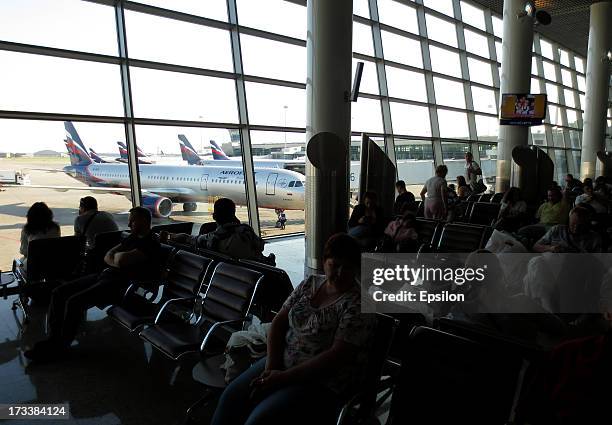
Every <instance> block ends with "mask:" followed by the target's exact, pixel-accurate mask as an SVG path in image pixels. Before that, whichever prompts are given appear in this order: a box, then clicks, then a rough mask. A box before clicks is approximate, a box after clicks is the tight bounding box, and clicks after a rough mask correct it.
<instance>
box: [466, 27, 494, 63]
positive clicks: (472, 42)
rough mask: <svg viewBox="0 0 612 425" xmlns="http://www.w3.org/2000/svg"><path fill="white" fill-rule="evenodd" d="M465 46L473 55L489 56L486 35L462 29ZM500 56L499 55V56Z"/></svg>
mask: <svg viewBox="0 0 612 425" xmlns="http://www.w3.org/2000/svg"><path fill="white" fill-rule="evenodd" d="M464 34H465V48H466V50H467V51H468V52H471V53H474V54H475V55H479V56H483V57H485V58H487V59H488V58H489V42H488V41H487V37H485V36H484V35H481V34H479V33H477V32H474V31H471V30H468V29H466V30H464ZM500 57H501V56H500Z"/></svg>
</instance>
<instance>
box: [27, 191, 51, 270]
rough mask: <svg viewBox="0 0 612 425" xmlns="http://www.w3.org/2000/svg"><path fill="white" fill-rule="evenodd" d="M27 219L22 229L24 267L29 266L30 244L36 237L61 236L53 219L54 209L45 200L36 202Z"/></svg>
mask: <svg viewBox="0 0 612 425" xmlns="http://www.w3.org/2000/svg"><path fill="white" fill-rule="evenodd" d="M26 217H27V221H26V224H25V226H23V228H22V229H21V245H20V247H19V253H20V254H21V255H23V257H22V258H21V261H22V263H23V267H24V268H26V267H27V259H28V244H29V243H30V242H31V241H33V240H36V239H45V238H59V237H60V236H61V231H60V227H59V225H58V224H57V223H56V222H55V221H53V211H51V209H50V208H49V207H48V206H47V204H45V203H44V202H35V203H34V204H32V206H31V207H30V209H29V210H28V213H27V216H26Z"/></svg>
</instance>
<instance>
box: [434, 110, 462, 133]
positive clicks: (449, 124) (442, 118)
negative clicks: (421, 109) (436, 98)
mask: <svg viewBox="0 0 612 425" xmlns="http://www.w3.org/2000/svg"><path fill="white" fill-rule="evenodd" d="M438 123H439V125H440V137H447V138H449V139H469V137H470V132H469V130H468V123H467V114H466V113H465V112H455V111H447V110H445V109H438Z"/></svg>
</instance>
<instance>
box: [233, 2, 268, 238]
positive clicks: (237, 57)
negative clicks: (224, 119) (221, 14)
mask: <svg viewBox="0 0 612 425" xmlns="http://www.w3.org/2000/svg"><path fill="white" fill-rule="evenodd" d="M227 15H228V18H229V22H230V24H232V25H231V29H230V39H231V43H232V59H233V63H234V73H235V74H236V75H237V76H236V80H235V81H236V101H237V104H238V119H239V122H240V125H241V129H240V144H241V146H240V149H241V151H242V167H243V170H244V176H245V179H244V181H245V185H246V188H245V190H246V200H247V212H248V215H249V223H250V225H251V227H252V228H253V230H254V231H255V232H256V233H257V234H260V233H261V228H260V222H259V210H258V208H257V186H256V184H255V170H254V168H253V153H252V151H251V131H250V127H249V115H248V108H247V101H246V86H245V81H244V69H243V66H242V51H241V47H240V29H239V28H240V27H239V26H238V10H237V6H236V0H227Z"/></svg>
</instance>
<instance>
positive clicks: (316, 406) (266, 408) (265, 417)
mask: <svg viewBox="0 0 612 425" xmlns="http://www.w3.org/2000/svg"><path fill="white" fill-rule="evenodd" d="M340 408H341V404H340V401H339V399H338V397H337V396H336V394H335V393H333V392H332V391H331V390H329V389H328V388H326V387H324V386H323V385H320V384H302V385H291V386H288V387H285V388H281V389H279V390H276V391H274V392H273V393H272V394H270V395H268V396H267V397H265V398H264V399H263V400H262V401H260V402H259V403H258V404H257V406H256V407H255V408H254V409H253V410H252V412H251V413H250V415H249V417H248V419H247V421H246V422H245V425H267V424H293V425H302V424H303V425H310V424H317V425H331V424H335V423H336V417H337V416H338V412H339V411H340Z"/></svg>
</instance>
